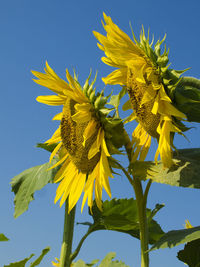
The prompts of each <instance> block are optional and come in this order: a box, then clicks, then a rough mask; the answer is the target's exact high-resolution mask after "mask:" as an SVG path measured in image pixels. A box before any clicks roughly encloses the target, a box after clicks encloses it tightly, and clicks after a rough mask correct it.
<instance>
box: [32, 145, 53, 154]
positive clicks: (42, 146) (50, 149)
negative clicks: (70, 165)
mask: <svg viewBox="0 0 200 267" xmlns="http://www.w3.org/2000/svg"><path fill="white" fill-rule="evenodd" d="M56 146H57V144H51V145H48V144H46V143H38V144H37V145H36V147H40V148H43V149H44V150H47V151H49V152H51V153H52V152H53V151H54V149H55V148H56Z"/></svg>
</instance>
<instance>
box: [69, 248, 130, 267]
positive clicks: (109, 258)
mask: <svg viewBox="0 0 200 267" xmlns="http://www.w3.org/2000/svg"><path fill="white" fill-rule="evenodd" d="M115 256H116V253H115V252H110V253H108V254H107V255H106V256H105V258H104V259H103V260H102V262H101V263H100V264H99V265H98V266H99V267H129V266H128V265H126V264H125V263H123V262H122V261H120V262H119V261H118V260H116V261H113V259H114V258H115ZM97 262H99V260H93V261H92V262H91V263H85V262H84V261H83V260H78V261H77V262H73V267H92V266H94V265H95V264H96V263H97Z"/></svg>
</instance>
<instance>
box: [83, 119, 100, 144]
mask: <svg viewBox="0 0 200 267" xmlns="http://www.w3.org/2000/svg"><path fill="white" fill-rule="evenodd" d="M96 125H97V123H96V121H95V120H91V121H89V123H88V125H87V127H86V128H85V131H84V133H83V138H84V140H83V146H85V142H86V141H87V140H88V139H89V138H90V137H91V136H92V135H93V134H94V133H95V132H96Z"/></svg>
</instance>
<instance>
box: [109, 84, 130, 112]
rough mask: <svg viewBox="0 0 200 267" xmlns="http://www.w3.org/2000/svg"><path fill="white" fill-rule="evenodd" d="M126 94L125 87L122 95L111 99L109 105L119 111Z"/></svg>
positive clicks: (113, 96)
mask: <svg viewBox="0 0 200 267" xmlns="http://www.w3.org/2000/svg"><path fill="white" fill-rule="evenodd" d="M125 94H126V88H125V87H123V88H122V90H121V91H120V93H119V94H118V95H112V96H111V97H110V102H109V103H108V105H112V106H114V107H115V108H116V109H118V107H119V104H120V100H121V99H122V97H123V96H124V95H125Z"/></svg>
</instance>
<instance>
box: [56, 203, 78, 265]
mask: <svg viewBox="0 0 200 267" xmlns="http://www.w3.org/2000/svg"><path fill="white" fill-rule="evenodd" d="M75 210H76V206H75V207H74V208H73V209H72V210H71V211H70V213H68V200H66V202H65V216H64V230H63V242H62V246H61V253H60V264H59V267H70V265H71V259H70V256H71V252H72V240H73V232H74V219H75Z"/></svg>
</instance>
